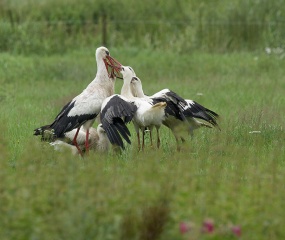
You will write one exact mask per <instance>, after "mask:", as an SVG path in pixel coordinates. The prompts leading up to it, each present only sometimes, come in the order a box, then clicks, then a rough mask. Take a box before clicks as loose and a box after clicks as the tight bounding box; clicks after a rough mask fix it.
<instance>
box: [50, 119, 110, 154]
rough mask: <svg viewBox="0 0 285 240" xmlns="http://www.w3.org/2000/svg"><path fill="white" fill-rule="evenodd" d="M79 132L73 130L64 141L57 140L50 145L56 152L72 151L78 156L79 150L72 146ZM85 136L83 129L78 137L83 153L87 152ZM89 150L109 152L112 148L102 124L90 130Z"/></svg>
mask: <svg viewBox="0 0 285 240" xmlns="http://www.w3.org/2000/svg"><path fill="white" fill-rule="evenodd" d="M76 132H77V130H76V129H73V130H72V131H70V132H68V133H66V134H65V138H64V139H57V140H56V141H54V142H51V143H50V144H51V145H52V146H54V149H55V150H59V151H61V150H63V149H65V148H67V149H70V150H71V152H72V153H73V154H74V155H76V154H78V153H79V152H78V150H77V148H76V147H75V146H74V145H73V144H72V141H73V139H74V136H75V134H76ZM85 136H86V132H85V131H84V130H82V129H80V130H79V132H78V135H77V139H76V140H77V144H78V146H79V148H80V149H81V151H82V152H84V151H85V150H86V144H85V141H86V139H85ZM88 143H89V148H90V150H94V151H98V152H107V151H108V149H109V146H110V141H109V140H108V138H107V135H106V132H105V130H104V129H103V126H102V124H99V125H98V127H97V129H96V128H93V127H91V128H90V129H89V139H88Z"/></svg>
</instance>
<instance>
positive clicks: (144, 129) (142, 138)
mask: <svg viewBox="0 0 285 240" xmlns="http://www.w3.org/2000/svg"><path fill="white" fill-rule="evenodd" d="M142 133H143V135H142V150H144V137H145V129H143V131H142Z"/></svg>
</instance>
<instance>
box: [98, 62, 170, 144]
mask: <svg viewBox="0 0 285 240" xmlns="http://www.w3.org/2000/svg"><path fill="white" fill-rule="evenodd" d="M121 73H122V75H123V79H124V84H123V87H122V90H121V95H118V94H116V95H114V96H111V97H110V98H108V99H106V102H105V103H103V105H102V107H103V108H102V111H101V121H102V124H103V127H104V128H105V129H106V131H107V134H108V132H109V135H108V136H109V139H110V141H111V142H112V143H114V144H117V145H119V146H122V140H121V137H120V134H121V135H122V136H123V137H124V138H125V140H126V141H127V142H129V143H130V141H129V139H128V137H126V136H129V131H128V130H126V129H127V128H126V126H125V125H124V123H126V122H129V121H131V120H133V123H134V126H135V130H136V133H137V137H138V147H139V149H140V145H141V144H140V136H139V130H141V131H142V133H143V142H142V148H144V134H145V130H146V128H150V129H152V128H153V127H156V129H157V132H158V129H159V127H160V126H161V124H162V121H163V120H164V118H165V107H166V103H164V102H163V103H162V102H161V103H158V104H155V105H152V104H150V102H149V101H148V100H147V99H141V98H137V97H134V96H133V95H132V92H131V88H130V87H131V86H130V82H131V80H132V78H133V77H135V73H134V71H133V70H132V69H131V68H130V67H122V70H121ZM122 119H124V120H125V122H124V121H123V120H122ZM119 126H120V127H119ZM107 129H108V130H107ZM123 129H124V130H123ZM115 130H116V131H115ZM119 133H120V134H119ZM159 142H160V139H159V134H158V144H159Z"/></svg>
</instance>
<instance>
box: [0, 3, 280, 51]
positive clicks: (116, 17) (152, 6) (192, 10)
mask: <svg viewBox="0 0 285 240" xmlns="http://www.w3.org/2000/svg"><path fill="white" fill-rule="evenodd" d="M0 9H1V10H0V13H1V19H0V36H1V38H0V46H1V47H0V51H9V52H14V53H25V54H52V53H64V52H66V51H68V50H74V49H78V48H86V47H93V46H97V45H100V44H102V41H103V40H102V39H103V36H102V33H103V25H102V23H103V16H106V22H107V25H106V27H105V28H106V32H107V35H106V36H105V37H106V41H107V43H106V44H107V45H108V46H113V47H118V46H128V47H130V46H135V47H138V46H139V47H151V48H159V49H169V48H172V49H175V50H176V51H178V52H185V51H187V52H190V51H191V52H192V51H194V50H205V51H210V52H226V51H237V50H257V49H264V48H265V47H267V46H270V47H284V45H285V43H284V34H285V27H284V19H285V16H284V12H285V3H284V1H282V0H275V1H263V0H260V1H257V0H250V1H248V0H242V1H239V0H234V1H226V0H219V1H201V0H199V1H198V0H191V1H186V0H182V1H166V2H165V1H161V0H156V1H152V0H145V1H139V2H138V1H130V0H123V1H114V0H108V1H106V0H97V1H87V0H85V1H80V2H78V1H75V0H64V1H55V0H52V1H47V0H46V1H40V2H39V1H35V0H24V1H22V0H14V1H1V5H0Z"/></svg>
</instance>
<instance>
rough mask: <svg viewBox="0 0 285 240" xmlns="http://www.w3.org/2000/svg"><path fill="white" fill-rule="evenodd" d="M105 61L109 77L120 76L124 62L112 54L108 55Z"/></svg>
mask: <svg viewBox="0 0 285 240" xmlns="http://www.w3.org/2000/svg"><path fill="white" fill-rule="evenodd" d="M103 61H104V63H105V67H106V70H107V72H108V74H109V77H110V78H114V77H118V75H119V74H120V71H121V69H122V64H121V63H120V62H119V61H118V60H116V59H115V58H113V57H111V56H110V55H107V56H106V58H105V59H104V60H103ZM109 67H110V71H109Z"/></svg>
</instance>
